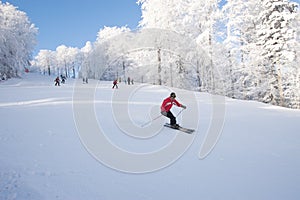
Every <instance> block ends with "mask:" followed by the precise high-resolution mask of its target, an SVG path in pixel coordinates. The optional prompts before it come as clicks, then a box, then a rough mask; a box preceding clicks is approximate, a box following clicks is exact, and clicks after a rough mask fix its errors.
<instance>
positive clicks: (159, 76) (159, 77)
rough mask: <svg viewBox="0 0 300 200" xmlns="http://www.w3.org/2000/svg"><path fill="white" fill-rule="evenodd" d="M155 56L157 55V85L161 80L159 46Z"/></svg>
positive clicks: (160, 83)
mask: <svg viewBox="0 0 300 200" xmlns="http://www.w3.org/2000/svg"><path fill="white" fill-rule="evenodd" d="M157 57H158V69H157V73H158V85H162V80H161V53H160V48H159V49H158V51H157Z"/></svg>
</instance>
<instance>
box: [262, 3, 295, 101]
mask: <svg viewBox="0 0 300 200" xmlns="http://www.w3.org/2000/svg"><path fill="white" fill-rule="evenodd" d="M262 8H263V11H262V12H261V13H260V15H259V19H260V23H259V24H258V25H257V46H258V48H259V50H260V58H261V63H260V65H261V67H263V69H264V70H265V73H264V74H265V78H266V81H268V88H267V91H266V93H265V101H266V102H271V103H273V104H275V105H283V104H284V94H283V85H282V84H283V83H282V81H283V79H282V78H283V77H282V73H284V70H285V68H286V66H288V65H290V64H291V62H292V61H293V60H294V59H295V57H296V55H295V52H296V51H295V43H294V42H295V30H294V29H293V28H292V26H291V23H292V21H293V19H295V17H296V14H297V10H296V9H297V4H296V3H292V2H289V1H288V0H262Z"/></svg>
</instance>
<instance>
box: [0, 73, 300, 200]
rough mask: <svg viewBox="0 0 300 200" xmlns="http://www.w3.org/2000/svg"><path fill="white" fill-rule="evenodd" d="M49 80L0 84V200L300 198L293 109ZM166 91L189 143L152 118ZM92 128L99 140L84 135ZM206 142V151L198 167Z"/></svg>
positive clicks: (298, 136)
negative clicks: (175, 105)
mask: <svg viewBox="0 0 300 200" xmlns="http://www.w3.org/2000/svg"><path fill="white" fill-rule="evenodd" d="M53 81H54V77H47V76H39V75H35V74H27V75H25V76H24V78H22V79H13V80H9V81H7V82H0V94H1V99H0V119H1V126H0V199H1V200H2V199H26V200H29V199H36V200H37V199H38V200H41V199H47V200H53V199H62V200H77V199H78V200H81V199H85V200H95V199H155V200H158V199H212V200H215V199H249V200H250V199H251V200H253V199H256V200H257V199H263V200H265V199H273V200H274V199H280V200H281V199H295V200H296V199H299V198H300V192H299V191H300V171H299V169H300V123H299V120H300V111H299V110H289V109H285V108H280V107H274V106H270V105H266V104H262V103H257V102H248V101H239V100H232V99H224V102H223V100H222V98H219V99H221V100H220V101H214V100H213V99H214V97H213V96H211V95H209V94H206V93H193V92H188V91H182V90H178V89H174V88H173V89H172V88H166V87H160V86H153V85H138V84H137V85H130V86H129V85H125V84H124V83H121V84H119V89H118V90H112V89H111V87H112V84H111V83H110V82H101V83H98V84H97V82H96V81H93V80H90V81H89V84H82V83H81V82H80V81H78V82H77V83H75V81H74V80H70V79H68V80H67V82H66V84H64V85H62V86H60V87H55V86H54V82H53ZM170 91H175V92H176V93H177V94H178V95H177V97H178V100H179V101H181V102H182V103H184V104H185V105H187V109H186V110H184V111H183V112H182V113H180V114H179V116H178V121H179V123H180V124H181V125H183V126H188V127H192V128H196V132H195V133H194V134H193V135H188V134H184V133H181V132H177V131H174V130H171V129H168V128H162V124H163V123H164V122H167V121H168V120H167V119H165V118H163V117H158V118H157V119H155V118H156V117H157V116H159V105H160V103H161V101H162V100H163V98H165V97H167V96H168V95H169V93H170ZM216 104H218V105H216ZM87 105H92V106H87ZM180 111H181V110H180V109H178V108H174V109H173V112H174V114H177V113H179V112H180ZM151 119H155V120H154V121H153V123H152V124H147V122H149V120H151ZM214 121H215V122H216V123H215V122H214ZM95 122H96V123H97V125H98V129H99V130H98V131H99V132H101V134H100V133H96V134H95V135H89V134H90V132H92V131H93V130H92V128H91V126H93V125H95ZM223 122H224V124H223ZM145 124H147V125H146V126H144V127H143V125H145ZM90 125H91V126H90ZM210 125H213V126H218V127H212V126H210ZM84 130H86V131H84ZM212 130H222V132H218V135H211V134H213V131H212ZM99 135H101V137H100V136H99ZM103 135H104V137H102V136H103ZM98 137H99V138H98ZM210 137H211V139H214V140H215V141H212V143H214V142H215V143H216V145H215V146H214V148H213V149H212V151H210V153H209V154H208V155H207V156H204V158H203V157H202V158H203V159H199V157H200V156H199V155H200V151H201V149H202V150H203V148H204V147H205V144H204V143H205V142H207V143H208V140H207V139H208V138H210ZM91 138H92V139H91ZM90 139H91V140H90ZM97 139H99V140H97ZM100 139H101V141H100ZM217 139H218V140H217ZM104 141H108V143H109V142H110V144H114V147H116V148H110V147H108V146H106V145H107V144H108V143H106V142H104ZM207 143H206V144H207ZM169 147H170V148H169ZM165 150H166V151H165ZM120 152H122V153H120ZM119 153H120V154H119ZM123 155H124V157H122V156H123ZM105 156H108V157H105ZM126 156H128V157H126ZM177 158H178V159H177ZM105 159H106V160H105ZM110 159H111V160H110ZM139 159H140V160H139ZM151 159H152V160H151ZM158 159H160V160H158ZM151 161H153V162H152V163H151ZM148 162H149V163H148ZM143 163H144V164H143ZM135 170H136V171H135ZM124 171H125V172H124ZM144 172H148V173H144Z"/></svg>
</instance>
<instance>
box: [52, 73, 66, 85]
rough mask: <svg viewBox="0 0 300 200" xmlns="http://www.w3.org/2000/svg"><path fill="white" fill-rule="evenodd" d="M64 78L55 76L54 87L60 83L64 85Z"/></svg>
mask: <svg viewBox="0 0 300 200" xmlns="http://www.w3.org/2000/svg"><path fill="white" fill-rule="evenodd" d="M66 79H67V78H66V77H65V76H63V75H60V78H59V76H57V77H56V78H55V79H54V82H55V84H54V85H55V86H60V83H62V84H64V83H66Z"/></svg>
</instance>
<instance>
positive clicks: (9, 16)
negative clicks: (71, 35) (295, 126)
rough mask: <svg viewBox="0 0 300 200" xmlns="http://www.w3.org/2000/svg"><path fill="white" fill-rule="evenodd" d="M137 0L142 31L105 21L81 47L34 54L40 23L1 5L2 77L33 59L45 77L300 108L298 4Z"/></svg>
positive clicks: (254, 0) (246, 0)
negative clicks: (128, 84)
mask: <svg viewBox="0 0 300 200" xmlns="http://www.w3.org/2000/svg"><path fill="white" fill-rule="evenodd" d="M137 3H138V4H139V5H140V7H141V9H142V16H141V20H140V22H139V26H138V27H137V29H136V30H131V29H130V28H128V27H127V26H123V27H103V28H101V29H100V30H99V32H98V33H97V39H96V41H87V42H86V45H85V46H84V47H82V48H79V47H67V46H65V45H62V46H59V47H57V49H56V51H51V50H41V51H40V52H39V53H38V55H37V56H35V57H34V58H32V59H29V58H30V56H31V54H30V52H31V50H32V47H33V46H34V43H35V40H34V38H35V35H36V28H35V27H34V25H32V24H30V23H29V22H28V19H27V17H26V14H25V13H22V12H20V11H18V10H17V9H16V8H14V7H13V6H12V5H8V4H0V6H1V7H0V9H1V10H0V11H1V13H0V19H1V20H0V26H1V30H0V31H1V32H0V35H1V39H0V42H1V47H0V48H1V49H0V50H1V51H0V53H1V57H0V58H1V60H0V64H1V71H0V74H1V77H12V76H17V75H18V74H19V72H20V67H21V68H22V67H23V68H24V67H28V66H29V65H31V66H30V70H38V71H40V72H41V73H43V74H45V75H52V74H57V75H61V74H63V75H65V76H67V77H74V78H82V77H88V78H94V79H100V80H112V79H115V78H118V79H119V80H121V81H123V80H124V79H125V78H127V77H131V78H132V79H134V80H135V81H137V82H147V83H152V84H157V85H166V86H171V87H177V88H184V89H189V90H195V91H205V92H209V93H212V94H220V95H225V96H228V97H231V98H237V99H247V100H256V101H260V102H265V103H270V104H274V105H279V106H284V107H289V108H298V109H299V108H300V92H299V88H300V69H299V61H300V60H299V59H300V34H299V33H300V29H299V25H300V12H299V5H298V4H297V3H295V2H292V1H288V0H261V1H257V0H227V1H226V3H224V1H222V2H221V1H220V0H207V1H199V0H163V1H162V0H138V1H137ZM4 19H5V20H4ZM13 19H14V20H15V21H17V22H18V23H13V22H14V20H13ZM18 24H21V26H20V25H18ZM2 27H4V28H2ZM11 32H13V33H14V34H12V33H11ZM12 35H15V36H13V37H12ZM15 38H17V39H15ZM18 38H19V39H18ZM17 44H18V48H16V45H17ZM20 44H22V48H20ZM29 61H30V62H29ZM27 62H28V63H27Z"/></svg>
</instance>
